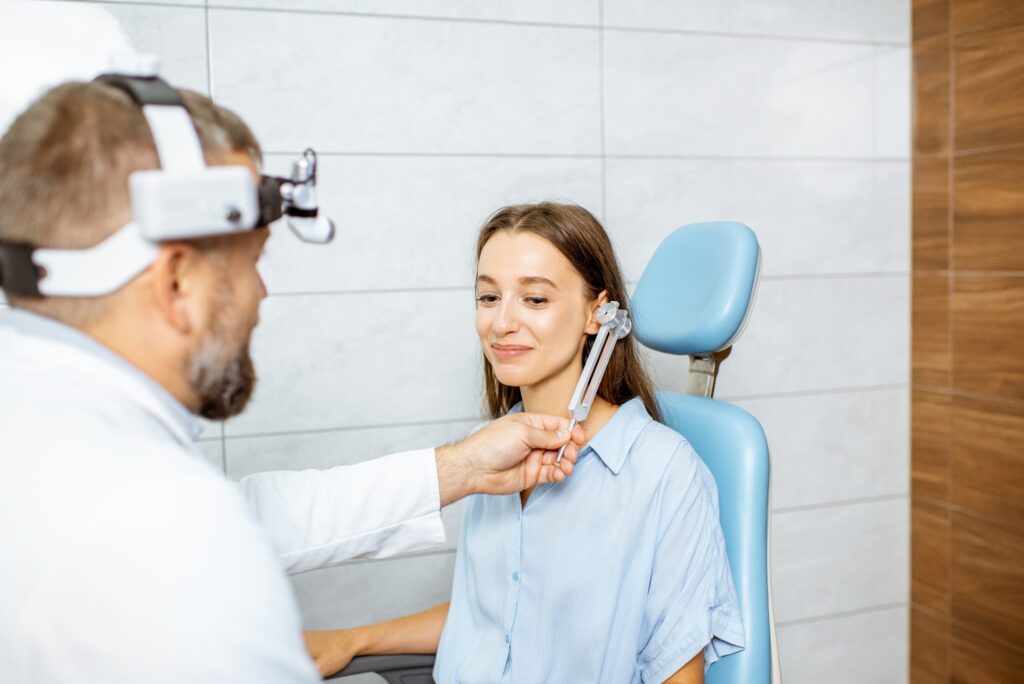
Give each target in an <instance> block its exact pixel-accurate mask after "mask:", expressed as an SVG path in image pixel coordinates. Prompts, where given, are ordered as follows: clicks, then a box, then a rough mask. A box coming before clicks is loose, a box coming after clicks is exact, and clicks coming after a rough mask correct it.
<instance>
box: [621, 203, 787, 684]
mask: <svg viewBox="0 0 1024 684" xmlns="http://www.w3.org/2000/svg"><path fill="white" fill-rule="evenodd" d="M759 271H760V248H759V247H758V244H757V239H756V237H755V236H754V234H753V232H752V231H751V230H750V229H749V228H747V227H746V226H744V225H742V224H739V223H732V222H715V223H699V224H693V225H689V226H684V227H682V228H680V229H678V230H676V231H675V232H673V233H672V234H671V235H669V236H668V237H667V238H666V239H665V240H664V241H663V242H662V244H661V245H660V246H659V247H658V249H657V251H656V252H655V254H654V257H652V259H651V261H650V263H649V264H648V266H647V269H646V270H645V271H644V274H643V276H642V277H641V278H640V281H639V282H638V283H637V287H636V292H635V294H634V296H633V300H632V303H631V307H632V312H631V313H632V317H633V322H634V331H635V334H636V335H637V338H638V339H639V340H640V342H642V343H643V344H644V345H646V346H648V347H651V348H653V349H657V350H659V351H663V352H668V353H671V354H678V355H691V356H697V355H702V354H703V355H707V354H711V353H713V352H716V351H720V350H723V349H725V348H727V347H729V346H731V345H732V344H733V342H735V340H736V339H737V337H738V336H739V334H740V333H741V332H742V329H743V326H744V325H745V323H746V320H747V318H748V316H749V313H750V309H751V308H752V302H753V299H754V292H755V289H756V284H757V278H758V274H759ZM712 388H713V384H712ZM658 401H659V404H660V406H661V408H662V412H663V418H664V421H665V424H666V425H668V426H669V427H671V428H673V429H674V430H676V431H677V432H679V433H680V434H682V435H683V436H684V437H686V438H687V439H688V440H689V442H690V443H691V444H692V445H693V447H694V449H695V450H696V451H697V453H698V454H699V455H700V457H701V459H703V461H704V462H705V463H706V464H707V466H708V469H709V470H710V471H711V474H712V475H713V476H714V478H715V482H716V484H717V485H718V496H719V513H720V517H721V523H722V531H723V533H724V535H725V543H726V548H727V552H728V555H729V564H730V567H731V569H732V574H733V581H734V583H735V585H736V594H737V598H738V600H739V603H740V609H741V611H742V613H743V623H744V629H745V631H746V641H747V643H746V647H745V649H744V650H743V651H740V652H739V653H736V654H733V655H730V656H727V657H726V658H723V659H722V660H721V661H719V662H718V663H716V664H715V665H714V666H713V667H711V669H710V670H708V673H707V678H706V681H707V682H708V683H709V684H761V683H764V684H767V683H768V682H771V681H772V671H773V657H774V654H773V648H774V646H773V629H772V624H773V621H772V617H771V594H770V574H769V556H768V552H769V540H768V533H769V528H768V514H769V500H768V494H769V488H768V485H769V458H768V443H767V440H766V439H765V435H764V431H763V430H762V428H761V425H760V424H759V423H758V422H757V420H756V419H755V418H754V417H753V416H751V415H750V414H749V413H747V412H746V411H744V410H742V409H740V408H738V407H736V406H733V405H731V404H728V403H726V402H723V401H719V400H716V399H713V398H710V397H703V396H693V395H690V394H681V393H673V392H661V393H659V396H658Z"/></svg>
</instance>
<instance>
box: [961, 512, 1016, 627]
mask: <svg viewBox="0 0 1024 684" xmlns="http://www.w3.org/2000/svg"><path fill="white" fill-rule="evenodd" d="M952 522H953V545H952V552H953V566H952V568H953V570H952V619H953V623H954V624H961V625H964V626H965V627H966V626H970V628H971V630H972V631H974V632H975V633H978V634H984V635H987V636H989V637H990V638H991V639H993V640H995V641H997V642H1000V643H1006V644H1024V613H1022V612H1021V611H1020V607H1021V606H1024V563H1022V562H1021V559H1024V534H1018V533H1016V532H1012V531H1010V530H1008V529H1005V528H1003V527H1001V526H999V525H996V524H992V523H989V522H986V521H983V520H979V519H977V518H975V517H973V516H970V515H964V514H962V513H956V512H954V513H953V516H952Z"/></svg>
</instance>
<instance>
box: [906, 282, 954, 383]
mask: <svg viewBox="0 0 1024 684" xmlns="http://www.w3.org/2000/svg"><path fill="white" fill-rule="evenodd" d="M911 302H912V306H913V311H912V313H911V322H912V329H911V376H912V379H913V382H914V384H917V385H930V386H932V387H950V386H951V377H950V371H951V370H952V364H953V361H952V357H951V355H950V349H949V343H950V338H949V332H950V327H949V276H919V275H915V276H914V277H913V279H912V280H911Z"/></svg>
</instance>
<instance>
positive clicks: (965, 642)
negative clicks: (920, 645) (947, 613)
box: [932, 626, 1024, 684]
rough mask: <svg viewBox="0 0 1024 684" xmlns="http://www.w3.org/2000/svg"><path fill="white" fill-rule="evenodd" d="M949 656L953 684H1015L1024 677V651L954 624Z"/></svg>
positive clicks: (937, 680)
mask: <svg viewBox="0 0 1024 684" xmlns="http://www.w3.org/2000/svg"><path fill="white" fill-rule="evenodd" d="M950 656H951V660H952V662H951V670H952V672H951V674H952V679H951V680H950V681H953V682H955V683H956V684H1016V683H1018V682H1020V681H1021V680H1022V679H1024V677H1022V674H1021V673H1024V650H1021V649H1017V648H1014V647H1013V645H1011V644H1007V643H1005V642H1002V643H999V642H993V641H992V640H991V639H989V638H987V637H985V636H979V635H977V634H974V633H972V632H970V631H968V630H965V629H962V628H960V627H957V626H954V627H953V632H952V652H951V654H950ZM932 681H934V682H942V681H946V680H941V679H935V680H932Z"/></svg>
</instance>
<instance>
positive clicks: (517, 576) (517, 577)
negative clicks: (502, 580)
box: [512, 570, 519, 582]
mask: <svg viewBox="0 0 1024 684" xmlns="http://www.w3.org/2000/svg"><path fill="white" fill-rule="evenodd" d="M512 581H513V582H518V581H519V571H518V570H516V571H515V572H513V573H512Z"/></svg>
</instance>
